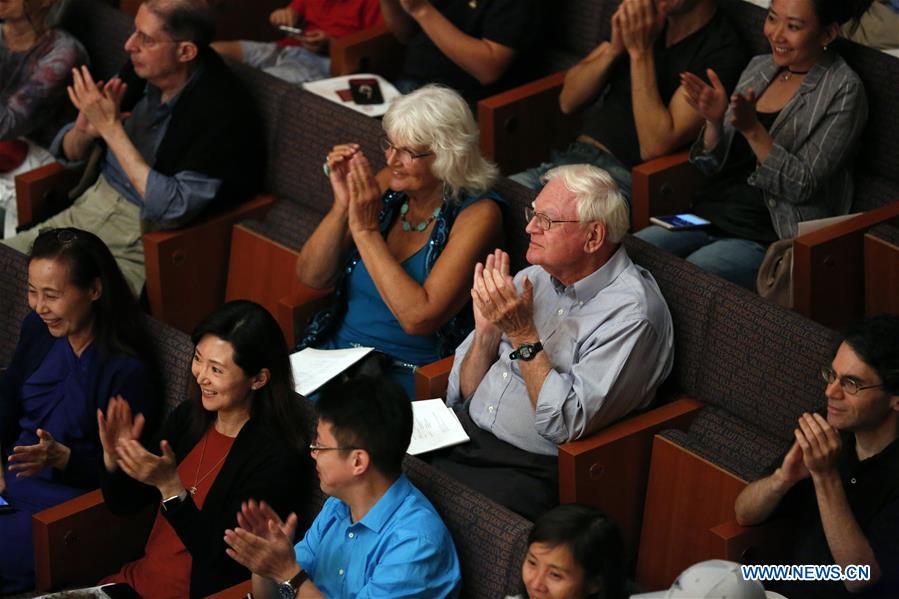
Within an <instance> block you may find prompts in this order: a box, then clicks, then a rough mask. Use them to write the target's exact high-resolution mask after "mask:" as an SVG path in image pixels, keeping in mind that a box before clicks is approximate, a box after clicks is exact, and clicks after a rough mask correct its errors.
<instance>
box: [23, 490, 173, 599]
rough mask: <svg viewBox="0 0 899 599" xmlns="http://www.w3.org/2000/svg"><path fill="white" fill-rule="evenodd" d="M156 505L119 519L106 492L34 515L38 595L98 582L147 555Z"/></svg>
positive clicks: (73, 500) (81, 497) (94, 492)
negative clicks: (105, 501)
mask: <svg viewBox="0 0 899 599" xmlns="http://www.w3.org/2000/svg"><path fill="white" fill-rule="evenodd" d="M155 514H156V504H153V505H152V506H148V507H147V509H146V510H145V511H143V512H141V513H140V514H136V515H130V516H127V517H123V516H115V515H113V514H112V513H111V512H110V511H109V510H108V509H106V505H105V504H104V503H103V494H102V493H101V492H100V491H99V490H96V491H91V492H90V493H86V494H85V495H81V496H80V497H76V498H75V499H71V500H69V501H66V502H65V503H62V504H60V505H57V506H55V507H52V508H50V509H47V510H44V511H42V512H38V513H37V514H34V515H33V516H32V518H31V526H32V538H33V540H34V569H35V575H36V588H37V590H38V591H42V592H43V591H49V590H51V589H58V588H60V587H65V586H72V585H88V584H95V583H96V582H97V581H98V580H100V579H101V578H102V577H104V576H106V575H108V574H111V573H113V572H115V571H117V570H118V569H119V568H120V567H121V566H122V565H123V564H124V563H126V562H128V561H131V560H133V559H137V558H138V557H140V555H141V554H142V553H143V549H144V544H145V543H146V541H147V535H148V534H149V532H150V527H151V526H152V524H153V517H154V516H155Z"/></svg>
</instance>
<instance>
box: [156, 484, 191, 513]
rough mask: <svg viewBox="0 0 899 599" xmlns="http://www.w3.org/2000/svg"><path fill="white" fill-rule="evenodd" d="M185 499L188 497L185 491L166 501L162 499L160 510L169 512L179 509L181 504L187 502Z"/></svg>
mask: <svg viewBox="0 0 899 599" xmlns="http://www.w3.org/2000/svg"><path fill="white" fill-rule="evenodd" d="M187 497H188V493H187V490H186V489H185V490H184V491H181V492H180V493H178V494H177V495H173V496H172V497H169V498H168V499H163V500H162V509H163V510H165V511H167V512H171V511H172V510H174V509H177V508H179V507H181V504H182V503H184V502H185V501H187Z"/></svg>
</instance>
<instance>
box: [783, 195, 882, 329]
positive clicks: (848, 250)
mask: <svg viewBox="0 0 899 599" xmlns="http://www.w3.org/2000/svg"><path fill="white" fill-rule="evenodd" d="M897 217H899V201H895V202H892V203H890V204H887V205H886V206H881V207H880V208H876V209H874V210H870V211H868V212H865V213H862V214H859V215H858V216H854V217H852V218H850V219H847V220H844V221H842V222H840V223H836V224H834V225H831V226H829V227H824V228H823V229H819V230H818V231H814V232H812V233H809V234H807V235H802V236H800V237H796V239H795V241H794V243H793V308H794V309H795V310H796V311H797V312H799V313H801V314H804V315H805V316H808V317H809V318H811V319H812V320H815V321H817V322H820V323H821V324H824V325H826V326H829V327H831V328H835V329H840V328H843V327H845V326H846V325H848V324H850V323H852V322H856V321H858V320H860V319H861V318H862V316H863V315H864V255H863V254H864V235H865V233H867V232H868V229H870V228H871V227H873V226H875V225H877V224H879V223H882V222H885V221H889V220H892V219H894V218H897Z"/></svg>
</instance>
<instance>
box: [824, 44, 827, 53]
mask: <svg viewBox="0 0 899 599" xmlns="http://www.w3.org/2000/svg"><path fill="white" fill-rule="evenodd" d="M824 51H825V52H827V44H824Z"/></svg>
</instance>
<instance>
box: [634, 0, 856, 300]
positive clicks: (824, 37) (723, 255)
mask: <svg viewBox="0 0 899 599" xmlns="http://www.w3.org/2000/svg"><path fill="white" fill-rule="evenodd" d="M867 4H870V0H861V1H859V0H855V1H851V0H773V1H772V2H771V6H770V8H769V9H768V17H767V18H766V19H765V37H766V38H768V43H769V44H770V45H771V54H765V55H763V56H757V57H755V58H753V59H752V62H750V63H749V66H748V67H746V70H745V71H743V75H742V76H741V77H740V82H739V83H738V84H737V89H736V91H735V93H734V94H733V95H731V96H729V97H728V94H727V91H726V90H725V88H724V86H723V85H721V83H720V82H719V80H718V78H717V77H716V76H715V74H714V73H713V72H712V71H710V72H709V78H710V79H711V81H712V85H708V84H707V83H705V82H704V81H702V80H700V79H699V78H698V77H696V76H695V75H693V74H692V73H685V74H684V76H683V84H684V89H685V90H686V97H687V98H688V100H689V102H690V104H691V105H692V106H693V107H694V108H695V109H696V111H697V113H698V114H699V115H701V116H702V118H703V119H705V129H704V130H703V132H702V134H701V135H700V136H699V139H698V140H697V141H696V143H695V144H694V145H693V149H692V151H691V153H690V160H691V162H692V163H693V164H695V165H696V166H697V167H698V168H699V170H701V171H702V172H703V173H705V174H706V175H707V176H708V177H709V178H708V179H707V180H706V184H705V186H704V187H703V189H702V190H700V191H699V193H697V194H696V196H694V198H693V210H692V211H693V212H694V213H696V214H698V215H699V216H701V217H703V218H705V219H707V220H709V221H711V223H712V225H711V226H710V227H708V228H701V229H691V230H687V231H669V230H668V229H664V228H662V227H659V226H651V227H648V228H646V229H644V230H642V231H640V232H639V233H638V234H637V237H640V238H641V239H644V240H646V241H648V242H650V243H652V244H655V245H657V246H659V247H661V248H664V249H665V250H667V251H670V252H672V253H674V254H677V255H678V256H681V257H683V258H686V259H687V260H689V261H690V262H693V263H694V264H696V265H697V266H699V267H700V268H702V269H704V270H706V271H708V272H711V273H714V274H717V275H719V276H721V277H724V278H725V279H728V280H729V281H732V282H734V283H737V284H738V285H742V286H743V287H746V288H748V289H755V280H756V275H757V273H758V269H759V266H760V265H761V263H762V259H763V258H764V256H765V251H766V249H767V247H768V245H769V244H771V243H772V242H774V241H776V240H778V239H788V238H791V237H794V236H795V235H796V232H797V226H798V224H799V222H801V221H806V220H813V219H818V218H825V217H828V216H835V215H838V214H845V213H846V212H848V210H849V206H850V204H851V203H852V192H853V185H852V173H851V169H850V167H851V163H852V159H853V156H854V153H855V150H856V148H857V146H858V140H859V137H860V136H861V133H862V128H863V127H864V124H865V120H866V119H867V116H868V105H867V102H866V100H865V90H864V88H863V87H862V82H861V80H860V79H859V78H858V75H856V74H855V72H854V71H853V70H852V69H851V68H850V67H849V65H847V64H846V62H845V61H843V59H842V58H840V56H839V55H838V54H837V53H836V52H835V51H834V50H833V49H831V48H829V46H830V44H831V43H832V42H833V41H834V39H836V37H837V35H838V34H839V31H840V29H839V26H840V24H841V23H845V22H846V21H848V20H849V19H850V18H852V17H854V16H856V15H858V14H860V11H864V6H867ZM798 123H802V125H803V126H801V127H798V126H795V125H796V124H798Z"/></svg>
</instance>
